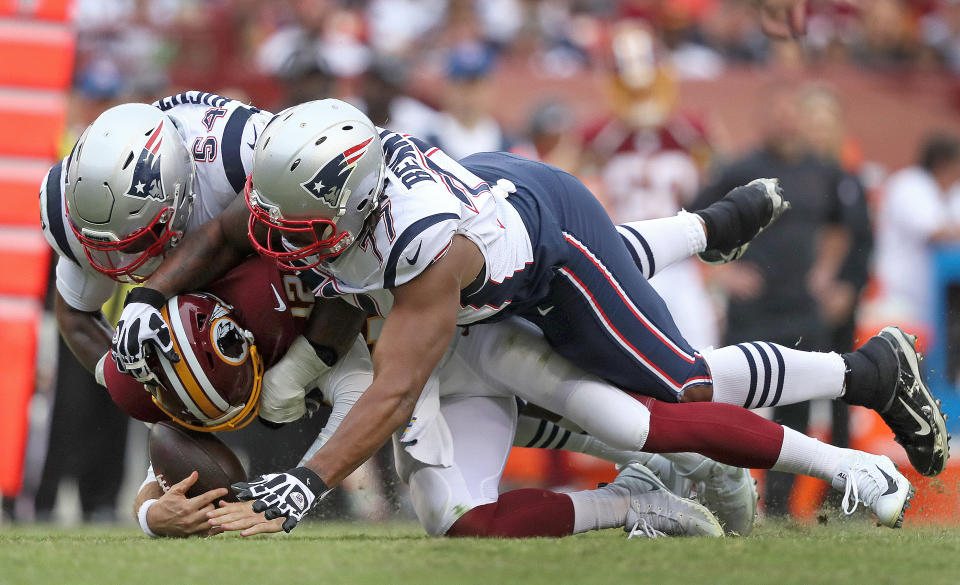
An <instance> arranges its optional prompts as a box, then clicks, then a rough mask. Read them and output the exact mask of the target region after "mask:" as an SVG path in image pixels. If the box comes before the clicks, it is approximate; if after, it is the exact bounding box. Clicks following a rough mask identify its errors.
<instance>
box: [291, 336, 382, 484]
mask: <svg viewBox="0 0 960 585" xmlns="http://www.w3.org/2000/svg"><path fill="white" fill-rule="evenodd" d="M371 382H373V361H372V360H371V359H370V351H369V350H368V349H367V344H366V342H365V341H364V340H363V337H362V336H357V339H356V341H354V343H353V346H352V347H351V348H350V351H348V352H347V355H345V356H344V357H343V359H341V360H340V361H338V362H337V365H335V366H334V367H333V368H330V371H329V372H327V373H326V374H324V375H323V376H321V377H320V378H319V379H318V380H317V383H318V384H319V386H320V389H321V391H322V392H323V398H324V400H325V401H326V402H329V403H330V404H331V405H333V410H332V411H331V412H330V417H329V418H328V419H327V424H325V425H324V427H323V428H322V429H321V430H320V434H319V435H318V436H317V439H316V440H315V441H314V442H313V444H312V445H311V446H310V448H309V449H308V450H307V452H306V453H305V454H304V455H303V458H302V459H301V460H300V463H299V465H303V464H304V463H306V462H307V461H308V460H309V459H310V458H311V457H313V454H314V453H316V452H317V451H318V450H319V449H320V447H322V446H323V445H324V444H325V443H326V442H327V441H328V440H329V439H330V437H332V436H333V434H334V433H335V432H336V431H337V429H338V428H339V427H340V423H341V422H343V419H344V417H345V416H347V413H348V412H350V409H351V408H353V405H354V404H356V402H357V400H359V399H360V396H362V395H363V393H364V392H365V391H366V389H367V388H368V387H369V386H370V383H371Z"/></svg>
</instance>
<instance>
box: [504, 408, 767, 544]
mask: <svg viewBox="0 0 960 585" xmlns="http://www.w3.org/2000/svg"><path fill="white" fill-rule="evenodd" d="M561 422H563V421H561ZM566 424H570V423H569V422H567V423H566ZM514 446H515V447H534V448H542V449H563V450H565V451H571V452H574V453H586V454H587V455H592V456H594V457H597V458H599V459H603V460H605V461H610V462H611V463H615V464H616V465H618V466H620V467H626V466H627V465H630V464H631V463H639V464H640V465H643V466H644V467H646V468H647V469H649V470H650V471H652V472H653V473H654V475H656V476H657V477H658V478H659V479H660V481H662V482H663V484H664V485H665V486H666V487H667V489H668V490H669V491H671V492H673V493H674V494H677V495H679V496H682V497H685V498H686V497H691V494H696V498H695V499H696V500H697V501H698V502H700V503H701V504H703V505H704V506H706V508H707V509H708V510H710V512H712V513H713V515H714V516H716V518H717V520H718V521H719V522H720V524H721V525H722V526H723V529H724V532H726V533H727V534H737V535H739V536H747V535H749V534H750V532H751V531H752V530H753V526H754V523H755V522H756V517H757V487H756V482H755V481H754V479H753V477H752V476H751V475H750V472H749V471H748V470H746V469H743V468H740V467H733V466H731V465H725V464H723V463H718V462H716V461H714V460H713V459H709V458H707V457H704V456H703V455H700V454H699V453H663V454H657V453H645V452H643V451H627V450H622V449H614V448H613V447H611V446H609V445H607V444H606V443H604V442H603V441H601V440H599V439H597V438H596V437H593V436H591V435H589V434H587V433H585V432H573V431H571V430H570V429H568V428H565V427H564V426H563V425H562V424H558V423H555V422H551V421H548V420H546V419H542V418H536V417H531V416H526V415H520V417H519V418H518V419H517V431H516V434H515V435H514Z"/></svg>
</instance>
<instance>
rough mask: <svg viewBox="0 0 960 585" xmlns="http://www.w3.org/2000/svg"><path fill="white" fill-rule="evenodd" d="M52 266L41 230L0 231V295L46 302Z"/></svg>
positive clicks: (7, 229) (3, 229) (12, 229)
mask: <svg viewBox="0 0 960 585" xmlns="http://www.w3.org/2000/svg"><path fill="white" fill-rule="evenodd" d="M49 266H50V247H49V246H48V245H47V241H46V240H45V239H44V238H43V232H41V231H40V229H39V226H37V227H36V228H6V227H3V228H0V295H23V296H29V297H32V298H35V299H42V298H43V296H44V295H45V294H46V290H47V271H48V269H49ZM0 371H2V370H0Z"/></svg>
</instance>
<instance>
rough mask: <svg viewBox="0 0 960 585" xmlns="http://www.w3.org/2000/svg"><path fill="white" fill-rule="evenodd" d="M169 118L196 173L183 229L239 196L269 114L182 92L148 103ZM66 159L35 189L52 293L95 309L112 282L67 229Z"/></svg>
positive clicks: (218, 98)
mask: <svg viewBox="0 0 960 585" xmlns="http://www.w3.org/2000/svg"><path fill="white" fill-rule="evenodd" d="M152 105H153V106H154V107H157V108H159V109H160V110H162V111H163V112H164V113H165V114H167V115H168V116H170V117H171V118H173V120H174V123H175V125H176V126H177V129H178V130H179V132H180V134H181V136H183V140H184V144H185V145H186V147H187V150H188V151H190V152H192V153H193V159H194V162H195V165H196V169H197V178H196V181H195V183H194V185H195V189H196V199H195V200H194V203H193V212H192V213H191V214H190V217H189V219H188V221H187V225H186V228H185V229H186V231H189V230H191V229H193V228H194V227H196V226H198V225H200V224H202V223H205V222H206V221H208V220H210V219H212V218H213V217H216V216H217V215H219V214H220V213H221V212H222V211H223V210H224V209H226V207H227V206H228V205H229V204H230V203H231V202H232V201H233V200H234V199H235V198H236V197H238V196H242V195H243V187H244V183H245V182H246V178H247V174H248V173H249V172H250V167H251V165H252V162H253V147H254V144H255V143H256V141H257V136H258V135H259V134H260V132H261V131H262V130H263V128H264V127H265V126H266V125H267V123H268V122H269V121H270V118H271V116H272V114H270V113H269V112H264V111H261V110H258V109H257V108H254V107H251V106H248V105H245V104H243V103H241V102H238V101H235V100H232V99H229V98H225V97H223V96H219V95H216V94H212V93H207V92H202V91H187V92H184V93H181V94H177V95H173V96H170V97H166V98H163V99H162V100H159V101H156V102H154V103H153V104H152ZM69 159H70V157H69V156H67V157H65V158H64V159H63V160H61V161H60V162H58V163H57V164H55V165H54V166H53V167H52V168H51V169H50V170H49V171H48V172H47V176H46V177H45V178H44V181H43V184H42V185H41V186H40V220H41V225H42V227H43V235H44V236H45V237H46V238H47V242H49V243H50V246H51V247H52V248H53V249H54V251H55V252H56V253H57V254H58V255H59V260H58V261H57V291H58V292H59V293H60V296H62V297H63V299H64V300H65V301H66V302H67V304H69V305H70V306H71V307H74V308H75V309H78V310H80V311H98V310H100V307H101V306H102V305H103V303H104V302H106V301H107V299H109V298H110V295H112V294H113V291H114V289H115V288H116V285H117V283H116V281H114V280H113V279H111V278H110V277H109V276H106V275H105V274H102V273H100V272H98V271H97V270H96V269H95V268H93V266H91V265H90V263H89V261H88V260H87V257H86V255H85V254H84V250H83V245H82V244H80V242H79V241H78V240H77V238H76V236H74V234H73V230H72V229H70V223H69V221H70V220H69V218H68V217H67V210H66V205H65V202H64V197H63V190H64V181H65V180H66V176H67V173H66V168H67V165H68V164H69Z"/></svg>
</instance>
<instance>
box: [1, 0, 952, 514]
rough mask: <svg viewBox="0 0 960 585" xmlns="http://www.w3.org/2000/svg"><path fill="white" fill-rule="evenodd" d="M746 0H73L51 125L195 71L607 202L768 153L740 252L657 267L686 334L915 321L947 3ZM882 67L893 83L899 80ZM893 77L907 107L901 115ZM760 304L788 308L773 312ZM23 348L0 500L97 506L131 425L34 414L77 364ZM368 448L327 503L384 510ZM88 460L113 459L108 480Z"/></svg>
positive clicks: (706, 194)
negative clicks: (20, 418)
mask: <svg viewBox="0 0 960 585" xmlns="http://www.w3.org/2000/svg"><path fill="white" fill-rule="evenodd" d="M753 10H754V6H753V3H752V2H749V1H747V0H664V1H656V0H623V1H619V2H618V1H615V0H482V1H481V0H472V1H471V0H369V1H363V2H346V1H342V0H341V1H337V0H277V1H272V2H261V1H257V0H151V1H149V2H148V1H146V0H79V1H78V2H77V7H76V18H75V23H76V29H77V54H76V65H75V78H74V94H73V99H72V103H71V111H70V119H69V122H68V131H67V133H66V136H64V141H63V143H64V148H66V149H68V148H69V147H70V146H71V145H72V144H73V141H74V140H75V139H76V137H77V136H78V135H79V133H80V132H81V131H82V130H83V128H84V127H85V126H86V125H87V124H89V123H90V122H91V121H92V120H93V119H94V118H95V117H96V116H97V115H98V114H99V113H100V112H101V111H103V110H104V109H106V108H107V107H109V106H111V105H114V104H116V103H120V102H128V101H145V102H151V101H154V100H155V99H158V98H160V97H163V96H166V95H170V94H174V93H178V92H180V91H183V90H187V89H202V90H206V91H212V92H216V93H221V94H223V95H226V96H228V97H233V98H238V99H242V100H243V101H248V102H252V103H253V104H254V105H256V106H258V107H260V108H262V109H267V110H271V111H275V112H276V111H279V110H280V109H282V108H285V107H287V106H289V105H292V104H296V103H300V102H303V101H307V100H311V99H317V98H321V97H327V96H333V97H339V98H341V99H346V100H348V101H351V102H353V103H355V104H357V105H358V106H360V107H362V108H364V109H365V110H366V112H367V113H368V115H369V116H370V117H371V119H372V120H373V121H374V122H376V123H378V124H381V125H385V126H389V127H391V128H394V129H398V130H402V131H404V132H409V133H411V134H414V135H417V136H420V137H421V138H423V139H425V140H427V141H428V142H430V143H433V144H435V145H437V146H440V147H441V148H442V149H444V150H445V151H446V152H448V153H449V154H450V155H451V156H453V157H455V158H459V157H462V156H465V155H467V154H470V153H472V152H478V151H488V150H508V149H509V150H513V151H515V152H517V153H519V154H522V155H524V156H528V157H531V158H539V159H541V160H544V161H546V162H550V163H552V164H555V165H557V166H560V167H561V168H564V169H566V170H569V171H571V172H573V173H575V174H577V175H578V176H579V177H581V178H582V179H583V180H584V181H585V182H587V183H588V185H589V186H590V187H591V188H592V189H594V191H595V192H596V193H597V195H598V197H600V198H601V200H602V201H603V202H604V203H605V205H607V207H608V210H609V211H610V213H611V215H612V216H613V217H614V219H615V220H618V221H626V220H631V221H633V220H638V219H646V218H653V217H660V216H664V215H672V214H674V213H676V212H677V211H678V210H679V209H681V208H687V209H693V208H698V207H700V206H705V205H707V204H709V203H710V202H711V201H713V200H715V199H717V198H719V197H720V196H722V195H723V194H724V193H725V192H726V191H727V190H728V189H729V188H731V187H732V186H734V185H738V184H742V183H745V182H747V181H749V180H751V179H753V178H757V177H765V176H778V177H780V178H781V181H782V183H783V185H784V189H785V191H786V194H787V197H788V199H790V200H791V201H792V203H793V205H794V210H793V211H791V212H790V213H789V214H787V215H786V216H785V217H784V218H783V220H782V221H781V223H778V225H777V226H776V229H775V230H771V232H770V233H769V234H764V236H763V237H761V238H760V239H758V240H757V242H756V243H755V244H754V246H753V247H752V248H751V251H750V253H749V254H748V255H747V256H746V257H745V259H744V261H742V262H740V263H737V264H735V265H731V266H727V267H723V268H718V269H710V270H707V269H705V267H704V266H702V265H700V264H698V263H696V262H687V263H682V264H681V265H679V266H677V267H676V268H673V269H671V270H669V271H667V272H665V273H664V274H663V275H662V276H658V277H657V279H656V281H655V284H656V286H657V288H658V289H660V290H661V291H665V292H667V294H666V295H665V296H666V297H667V299H668V305H669V306H670V308H671V311H672V312H673V314H674V315H676V316H677V320H678V324H679V325H680V327H681V330H683V331H684V333H685V335H686V336H687V338H688V339H690V340H691V342H692V343H693V345H694V346H696V347H706V346H710V345H719V344H721V343H737V342H740V341H744V340H750V339H756V338H763V339H769V340H771V341H775V342H777V343H781V344H784V345H787V346H791V347H792V346H798V347H801V348H803V349H811V350H824V351H829V350H839V351H850V349H851V348H852V346H853V345H854V344H855V340H856V339H857V338H860V339H863V338H865V337H863V335H862V333H863V332H868V331H869V329H870V327H871V326H872V324H873V323H880V322H882V321H883V319H887V320H890V319H894V320H898V321H899V322H901V323H903V324H904V325H905V326H907V327H910V328H913V329H918V330H919V331H920V332H922V333H925V334H933V331H934V329H935V326H934V325H935V324H934V323H933V321H935V320H936V319H935V318H934V317H933V316H932V315H931V309H930V306H931V305H930V301H929V298H930V295H931V294H932V293H931V291H929V290H927V288H924V286H925V285H923V284H921V283H925V282H927V281H929V280H930V278H931V277H930V270H931V269H930V261H931V260H930V255H931V254H932V249H933V248H932V246H933V244H934V243H936V242H938V241H941V240H952V239H956V238H960V197H957V196H956V195H957V194H958V193H960V192H958V193H951V186H952V185H953V184H954V182H955V181H956V180H957V179H960V143H958V141H957V138H956V137H955V135H954V134H953V133H955V132H957V130H958V129H960V113H958V110H960V2H957V1H955V0H914V1H906V0H872V1H864V2H860V3H859V4H858V5H857V6H848V5H845V4H837V3H833V2H830V3H818V2H812V3H811V5H810V8H809V10H810V14H809V19H808V30H807V34H806V37H805V38H803V39H802V40H799V41H787V42H778V41H772V40H771V39H769V38H767V37H766V36H764V34H763V33H762V32H761V31H760V29H759V25H758V23H757V19H756V18H755V15H754V13H753ZM758 72H759V73H758ZM814 79H816V81H814ZM823 80H826V81H823ZM904 80H909V83H908V85H909V87H910V89H909V90H908V92H907V93H906V94H904V93H897V92H898V89H899V90H900V91H901V92H902V90H903V88H902V87H899V88H898V87H897V86H898V85H901V86H902V84H903V83H904ZM904 97H906V98H907V99H908V100H913V99H916V100H917V102H916V103H915V105H914V108H916V109H917V110H922V111H921V112H919V113H918V112H910V113H907V110H906V108H908V107H909V104H907V103H905V102H904ZM898 108H899V109H898ZM734 109H735V110H736V111H737V112H738V114H736V115H728V116H724V115H722V114H723V113H725V112H731V111H733V110H734ZM898 112H900V113H902V114H903V117H900V118H894V117H891V116H899V114H898ZM916 116H921V117H920V118H917V117H916ZM924 116H925V117H924ZM898 125H903V126H904V128H901V129H899V130H894V131H892V132H891V131H887V133H885V134H877V132H876V131H874V129H873V126H883V127H884V128H896V127H897V126H898ZM871 132H873V133H871ZM891 135H892V136H893V137H895V140H892V141H889V140H887V138H888V137H889V136H891ZM888 142H889V143H888ZM882 201H887V202H889V205H883V204H882V203H881V202H882ZM904 283H907V284H908V285H910V286H906V287H905V286H903V284H904ZM773 315H777V319H776V320H777V322H779V323H784V322H789V323H790V324H791V325H790V326H788V327H787V328H784V327H782V326H781V327H779V328H777V329H775V330H771V322H772V319H771V316H773ZM785 316H787V317H786V318H785ZM938 341H939V342H943V341H944V340H938ZM54 343H55V342H50V343H48V345H53V344H54ZM60 349H61V351H60V353H61V354H65V353H68V352H67V351H65V350H64V346H63V345H62V344H61V346H60ZM40 353H41V358H43V357H44V356H46V363H45V364H42V365H41V370H44V368H45V369H46V373H47V374H48V375H47V376H43V375H42V374H43V373H44V372H43V371H41V377H40V378H39V380H40V384H39V385H40V390H41V395H46V396H51V397H53V396H55V398H54V399H52V400H51V402H50V404H53V403H54V402H61V403H62V405H61V406H59V407H56V406H53V407H50V406H48V407H47V411H49V412H51V413H52V415H51V416H52V417H53V422H50V421H49V420H47V421H46V423H45V424H39V425H37V428H38V429H41V430H35V431H34V435H43V436H40V438H39V439H38V440H35V438H33V437H32V438H31V450H30V452H29V454H28V457H30V462H28V467H32V469H34V473H33V474H32V477H30V474H28V478H27V480H28V481H27V486H26V487H27V489H26V490H25V492H26V494H27V495H26V497H24V498H21V499H20V500H19V501H18V502H17V503H12V502H5V511H6V513H7V514H9V515H14V516H15V517H17V518H19V519H22V520H29V519H33V518H37V519H40V520H46V519H53V518H61V519H62V518H63V517H64V516H63V514H62V513H61V514H59V515H56V514H54V509H55V505H56V502H57V497H58V496H57V486H58V485H59V483H60V481H61V480H62V479H65V478H75V479H76V480H77V481H78V484H79V487H80V490H79V493H80V498H79V499H80V504H81V505H80V506H79V507H80V508H81V509H82V517H83V518H84V519H85V520H89V521H94V520H101V521H112V520H114V519H117V518H120V517H121V516H120V515H118V513H117V510H118V509H121V510H123V509H125V508H126V507H127V505H128V503H129V502H128V501H127V500H123V498H122V497H118V493H119V492H120V488H119V486H120V483H121V482H120V479H121V477H122V475H123V465H122V462H123V461H124V460H126V462H127V483H128V484H129V483H130V482H133V483H137V482H139V479H140V474H141V471H142V469H143V467H145V465H143V449H142V441H143V437H142V433H143V431H142V429H141V428H140V425H130V429H129V432H130V436H131V437H132V440H131V442H130V444H129V449H126V451H127V454H126V455H125V454H124V453H125V449H124V446H125V445H127V441H126V438H125V437H126V435H127V433H128V428H127V427H128V426H127V424H126V422H125V421H122V420H120V419H117V420H116V421H115V422H113V423H109V422H107V418H108V417H107V416H105V415H103V414H102V413H98V414H95V415H94V414H92V415H91V416H96V417H97V419H98V420H100V421H101V422H100V423H99V424H98V425H90V424H87V425H85V426H82V425H70V424H66V423H63V422H57V418H58V417H60V418H61V419H63V420H66V419H69V418H71V417H74V418H76V414H77V410H76V408H79V406H70V405H69V404H68V403H67V402H64V400H65V399H64V398H63V397H62V396H61V394H62V393H63V392H67V391H74V390H76V388H75V387H76V386H77V385H78V382H77V380H78V379H80V378H82V377H84V376H85V373H84V372H82V371H80V370H79V368H77V369H76V371H74V370H67V369H66V368H67V367H68V366H65V365H63V363H62V362H63V359H65V358H63V356H62V355H61V358H60V360H61V365H60V366H56V365H55V364H54V363H53V362H52V361H51V360H50V357H49V356H50V355H51V353H50V352H44V351H43V350H41V352H40ZM41 361H43V359H42V360H41ZM58 369H59V372H58V371H57V370H58ZM68 371H70V372H72V373H70V374H69V375H68V374H67V372H68ZM58 374H59V375H58ZM58 378H59V380H60V382H57V381H56V380H57V379H58ZM65 381H68V382H69V383H65ZM91 382H92V380H91ZM93 388H94V389H92V390H90V392H91V393H96V392H98V390H97V389H96V387H95V386H94V387H93ZM54 389H56V391H54ZM99 392H100V394H101V395H102V394H103V393H102V391H99ZM84 400H87V399H86V398H84ZM101 406H102V408H103V409H107V408H109V407H110V405H109V404H102V405H101ZM830 408H833V411H832V412H830V411H829V409H830ZM813 411H814V412H813V416H812V417H811V413H810V408H809V407H808V406H802V407H795V408H792V409H789V410H788V409H777V411H776V412H773V413H771V416H775V417H777V418H778V419H779V420H780V422H784V423H787V424H791V425H792V426H796V427H797V428H803V427H805V426H807V425H808V423H810V421H812V424H814V425H819V426H816V428H814V429H813V430H814V431H815V432H816V433H818V434H820V435H821V436H829V437H832V439H833V441H834V442H837V443H839V444H845V443H846V442H848V441H849V440H850V437H851V435H854V436H856V434H857V433H856V429H854V432H853V433H851V430H850V428H849V427H850V425H849V424H848V420H850V419H849V418H848V412H847V409H846V407H836V406H834V407H828V406H825V407H823V408H820V407H818V406H814V407H813ZM44 412H46V411H44ZM37 418H39V419H49V418H50V416H48V415H47V414H42V415H38V417H37ZM854 420H855V417H854ZM134 426H136V427H137V428H133V427H134ZM47 429H49V431H47ZM93 435H96V436H95V437H94V436H93ZM137 437H139V438H137ZM289 440H290V441H291V445H295V444H296V441H297V439H296V438H290V439H289ZM534 440H536V439H534ZM854 440H856V438H855V439H854ZM271 442H273V439H271ZM37 443H39V444H41V447H37V446H36V444H37ZM307 444H308V443H307ZM44 445H49V448H47V449H44V448H42V446H44ZM68 445H69V452H67V448H68V447H67V446H68ZM246 447H247V448H249V449H255V447H251V446H250V445H247V446H246ZM240 448H241V449H243V448H244V446H240ZM299 448H300V447H296V446H292V447H291V449H299ZM301 451H302V449H301ZM297 455H299V453H297ZM125 457H126V459H124V458H125ZM44 460H45V461H46V464H44V463H43V461H44ZM379 462H380V469H376V468H375V467H374V466H366V467H365V468H364V470H363V473H361V474H360V479H357V480H356V481H355V482H354V487H355V488H357V489H355V490H354V491H353V492H352V493H353V495H349V494H348V495H346V496H344V497H343V499H341V500H339V501H337V500H335V501H334V502H333V503H325V505H327V506H328V507H329V508H330V509H331V510H330V511H331V513H332V512H335V511H336V509H337V508H339V509H340V511H341V512H343V513H346V514H349V515H352V516H355V517H360V518H367V519H375V518H383V517H387V516H389V515H391V514H393V511H392V510H391V504H392V506H393V508H395V509H400V508H403V504H402V500H403V498H402V494H401V493H400V490H399V488H397V486H394V485H392V482H391V481H389V478H392V477H394V475H393V472H392V470H391V469H390V461H389V454H387V453H384V456H383V457H380V458H379ZM265 466H266V465H265ZM270 466H271V467H276V465H270ZM107 468H111V469H119V470H120V471H118V472H117V473H116V475H115V479H116V481H114V482H112V483H113V485H110V484H111V482H108V481H103V475H102V473H100V472H102V470H104V469H107ZM92 470H97V473H95V475H96V476H97V477H95V478H94V477H89V476H90V475H91V471H92ZM253 471H254V472H256V471H257V470H253ZM511 474H512V475H511ZM610 476H611V474H610V470H609V469H607V468H606V467H603V468H600V467H596V465H595V464H592V463H590V462H589V461H587V460H586V458H585V457H577V456H576V455H575V454H569V453H560V452H549V453H548V452H544V451H538V452H529V453H525V452H522V451H521V452H517V453H516V454H515V456H514V457H513V458H512V459H511V463H510V464H508V473H507V479H508V480H509V478H510V477H513V478H514V480H515V481H522V482H524V483H525V484H527V485H529V484H530V482H531V481H533V482H538V483H540V484H542V485H551V486H557V485H570V486H579V485H585V484H589V483H591V482H596V481H597V480H604V479H609V477H610ZM85 477H86V478H87V479H84V478H85ZM131 478H132V479H131ZM132 487H133V488H135V487H136V486H135V485H134V486H132ZM126 489H127V491H129V489H130V488H129V487H128V488H126ZM790 489H791V488H790V483H789V480H788V479H785V478H774V477H771V478H768V481H767V496H766V497H767V501H766V509H767V512H768V513H778V514H784V513H788V512H789V511H791V510H794V508H792V507H790V505H789V500H788V498H787V494H788V493H789V490H790ZM341 491H343V490H341ZM123 493H124V494H126V493H127V492H123ZM61 500H62V497H61ZM129 501H132V498H131V499H130V500H129ZM75 507H76V506H75ZM122 517H123V518H124V519H126V518H127V516H126V514H125V513H124V514H123V516H122Z"/></svg>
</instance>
